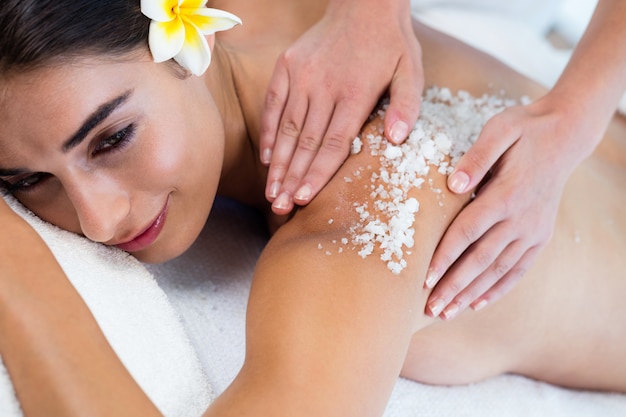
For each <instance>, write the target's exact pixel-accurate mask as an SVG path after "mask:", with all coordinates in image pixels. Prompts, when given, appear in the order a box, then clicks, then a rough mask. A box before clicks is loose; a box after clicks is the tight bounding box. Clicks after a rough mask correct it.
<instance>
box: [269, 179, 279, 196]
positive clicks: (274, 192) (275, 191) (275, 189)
mask: <svg viewBox="0 0 626 417" xmlns="http://www.w3.org/2000/svg"><path fill="white" fill-rule="evenodd" d="M279 190H280V183H279V182H278V181H274V182H273V183H272V185H270V195H269V198H276V197H278V191H279Z"/></svg>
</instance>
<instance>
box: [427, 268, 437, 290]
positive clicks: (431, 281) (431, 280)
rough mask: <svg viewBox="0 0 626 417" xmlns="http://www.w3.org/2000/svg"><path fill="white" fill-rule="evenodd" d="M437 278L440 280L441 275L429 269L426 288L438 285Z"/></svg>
mask: <svg viewBox="0 0 626 417" xmlns="http://www.w3.org/2000/svg"><path fill="white" fill-rule="evenodd" d="M437 278H439V275H438V274H437V272H436V271H434V270H432V269H429V270H428V275H426V287H428V288H433V287H434V286H435V284H436V283H437Z"/></svg>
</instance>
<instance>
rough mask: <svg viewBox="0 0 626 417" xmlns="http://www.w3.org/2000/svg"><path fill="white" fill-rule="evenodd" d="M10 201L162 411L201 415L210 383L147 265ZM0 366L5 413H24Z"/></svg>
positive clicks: (0, 402) (0, 410) (174, 416)
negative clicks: (29, 225) (49, 221)
mask: <svg viewBox="0 0 626 417" xmlns="http://www.w3.org/2000/svg"><path fill="white" fill-rule="evenodd" d="M5 200H6V201H7V203H9V205H10V206H11V207H12V208H13V209H14V210H15V211H16V212H17V213H18V214H19V215H21V216H22V217H23V218H25V219H26V220H27V221H28V222H29V223H30V224H31V225H32V226H33V228H34V229H35V230H37V232H38V233H39V234H40V235H41V237H42V238H43V239H44V241H45V242H46V243H47V244H48V246H49V247H50V249H51V250H52V252H53V253H54V255H55V257H56V258H57V260H58V261H59V263H60V265H61V267H62V268H63V270H64V271H65V273H66V274H67V276H68V278H69V280H70V281H71V282H72V284H73V285H74V287H75V288H76V289H77V290H78V292H79V293H80V295H81V296H82V298H83V299H84V300H85V302H86V303H87V305H88V306H89V308H90V310H91V312H92V313H93V315H94V316H95V318H96V320H97V322H98V324H99V326H100V327H101V329H102V331H103V332H104V334H105V336H106V338H107V340H108V341H109V343H110V344H111V346H112V347H113V349H114V350H115V352H116V353H117V355H118V356H119V357H120V359H121V361H122V362H123V363H124V365H125V366H126V368H127V369H128V370H129V371H130V373H131V375H132V376H133V377H134V378H135V380H136V381H137V382H138V384H139V385H140V386H141V387H142V389H143V390H144V391H145V392H146V394H147V395H148V396H149V397H150V399H151V400H152V401H153V402H154V403H155V404H156V406H157V407H158V408H159V409H160V410H161V412H163V414H164V415H166V416H171V417H182V416H188V417H197V416H199V415H201V414H202V411H203V410H204V409H206V407H207V406H208V404H209V403H210V400H211V397H212V390H211V387H210V385H209V383H208V380H207V378H206V376H205V374H204V372H203V370H202V367H201V365H200V362H199V360H198V358H197V356H196V354H195V351H194V349H193V348H192V347H191V344H190V342H189V339H188V338H187V335H186V333H185V331H184V330H183V327H182V325H181V323H180V320H179V316H178V314H177V313H176V312H175V310H174V309H173V308H172V306H171V304H170V303H169V301H168V300H167V297H166V295H165V293H164V292H163V291H162V290H161V289H160V288H159V286H158V285H157V283H156V281H155V280H154V278H153V277H152V275H151V274H150V273H149V272H148V271H147V270H146V268H145V267H144V266H143V265H142V264H141V263H140V262H139V261H137V260H136V259H135V258H133V257H132V256H130V255H128V254H127V253H126V252H123V251H121V250H118V249H116V248H112V247H106V246H104V245H100V244H97V243H94V242H91V241H89V240H87V239H85V238H83V237H80V236H78V235H75V234H73V233H69V232H66V231H63V230H61V229H59V228H57V227H55V226H52V225H50V224H48V223H46V222H43V221H42V220H40V219H39V218H37V217H35V216H34V215H33V214H32V213H31V212H29V211H28V210H26V209H25V208H24V207H22V206H21V205H20V204H19V203H17V201H15V200H14V199H12V198H6V199H5ZM1 368H2V369H1V370H0V415H1V416H3V417H13V416H21V411H20V409H19V406H18V403H17V400H16V399H15V396H14V393H13V389H12V386H11V384H10V381H9V378H8V376H7V373H6V369H5V368H4V366H2V367H1Z"/></svg>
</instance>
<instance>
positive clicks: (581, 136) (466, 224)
mask: <svg viewBox="0 0 626 417" xmlns="http://www.w3.org/2000/svg"><path fill="white" fill-rule="evenodd" d="M571 107H572V106H570V108H569V109H568V108H567V105H566V104H565V103H562V102H561V103H559V102H558V100H556V99H554V98H550V97H547V96H546V97H544V98H543V99H540V100H538V101H536V102H534V103H532V104H529V105H526V106H517V107H512V108H509V109H507V110H505V111H504V112H502V113H500V114H499V115H497V116H495V117H493V118H492V119H491V120H490V121H489V122H488V123H487V124H486V125H485V127H484V129H483V131H482V132H481V134H480V136H479V138H478V139H477V141H476V143H475V145H474V146H473V147H472V148H471V149H470V150H469V151H468V152H467V153H466V154H465V155H464V156H463V157H462V158H461V160H460V161H459V162H458V164H457V165H456V167H455V171H454V172H453V173H452V174H451V175H450V177H449V178H448V187H449V188H450V190H451V191H453V192H456V193H464V192H469V191H470V190H472V189H474V188H475V187H477V186H478V189H477V191H476V197H475V198H474V199H473V200H472V201H471V202H470V203H469V204H468V205H467V207H466V208H465V209H463V210H462V211H461V213H460V214H459V215H458V217H457V218H456V219H455V220H454V221H453V223H452V224H451V225H450V227H449V229H448V230H447V232H446V233H445V235H444V237H443V238H442V240H441V242H440V243H439V246H438V247H437V250H436V252H435V254H434V256H433V259H432V261H431V265H430V268H429V274H428V276H427V279H426V283H425V286H426V287H430V288H432V287H433V286H435V284H436V286H435V288H434V290H433V292H432V294H431V296H430V298H429V301H428V303H427V307H426V312H427V313H428V314H430V315H431V316H433V317H436V316H441V318H443V319H451V318H453V317H455V316H456V315H457V314H458V313H460V312H461V311H463V310H464V309H465V308H466V307H467V306H471V307H472V308H474V309H476V310H478V309H480V308H482V307H484V306H485V305H487V304H490V303H493V302H494V301H495V300H496V299H498V298H499V297H501V296H502V295H504V294H505V293H506V292H507V291H509V290H510V289H511V288H512V287H513V285H514V284H515V283H516V282H517V281H518V280H519V279H520V277H522V275H523V274H524V272H525V271H526V270H527V269H528V268H529V266H530V265H531V263H532V262H533V260H534V259H535V257H536V256H537V254H538V252H539V250H540V248H542V247H543V246H544V245H545V244H546V243H547V242H548V240H549V239H550V237H551V235H552V231H553V228H554V223H555V219H556V213H557V210H558V207H559V201H560V199H561V195H562V192H563V188H564V185H565V182H566V180H567V178H568V177H569V175H570V174H571V172H572V170H573V169H574V167H575V166H576V165H577V164H578V163H579V162H580V161H581V160H582V159H583V158H584V157H585V156H586V155H588V154H589V153H590V152H591V151H592V149H593V146H592V145H593V144H595V143H597V142H598V141H599V138H600V137H601V136H602V134H603V132H604V130H603V129H604V128H605V126H604V127H603V126H602V125H601V123H600V126H595V125H593V123H588V122H587V121H585V117H583V116H584V115H582V114H580V113H582V112H581V111H574V112H572V108H571ZM590 137H591V138H593V139H592V140H589V138H590ZM596 138H597V140H595V139H596ZM582 144H585V145H582ZM481 182H482V183H481ZM479 183H481V184H480V185H479ZM572 239H574V236H572ZM442 275H443V278H442V279H441V281H439V282H438V280H439V278H440V277H441V276H442Z"/></svg>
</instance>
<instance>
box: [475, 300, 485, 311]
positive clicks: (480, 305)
mask: <svg viewBox="0 0 626 417" xmlns="http://www.w3.org/2000/svg"><path fill="white" fill-rule="evenodd" d="M486 305H487V300H485V299H482V300H480V301H479V302H477V303H476V304H474V305H473V306H472V308H473V309H474V311H478V310H481V309H482V308H483V307H485V306H486Z"/></svg>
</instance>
